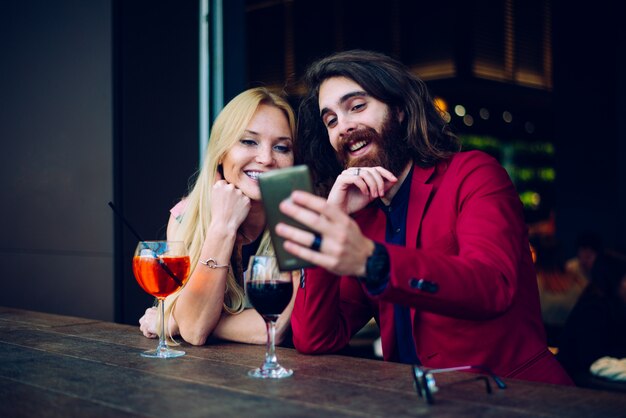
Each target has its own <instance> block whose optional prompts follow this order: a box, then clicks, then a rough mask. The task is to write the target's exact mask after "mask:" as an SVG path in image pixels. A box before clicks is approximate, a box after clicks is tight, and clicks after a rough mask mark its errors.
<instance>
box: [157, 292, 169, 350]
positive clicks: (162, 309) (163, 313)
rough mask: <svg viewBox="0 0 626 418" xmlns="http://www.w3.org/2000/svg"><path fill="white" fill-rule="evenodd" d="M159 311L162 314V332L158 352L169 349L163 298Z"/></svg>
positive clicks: (160, 300)
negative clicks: (166, 340) (166, 338)
mask: <svg viewBox="0 0 626 418" xmlns="http://www.w3.org/2000/svg"><path fill="white" fill-rule="evenodd" d="M159 313H160V315H161V332H160V333H159V345H158V346H157V349H156V351H157V353H159V352H163V351H165V350H167V344H166V342H165V303H163V299H161V298H159Z"/></svg>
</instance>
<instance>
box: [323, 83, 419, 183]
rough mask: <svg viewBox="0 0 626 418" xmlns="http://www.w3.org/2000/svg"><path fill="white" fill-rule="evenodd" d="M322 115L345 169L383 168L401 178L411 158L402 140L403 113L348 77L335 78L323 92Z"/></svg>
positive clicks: (327, 84)
mask: <svg viewBox="0 0 626 418" xmlns="http://www.w3.org/2000/svg"><path fill="white" fill-rule="evenodd" d="M319 108H320V109H321V110H320V116H321V118H322V122H323V123H324V126H326V130H327V132H328V137H329V140H330V143H331V145H332V147H333V148H334V149H335V151H336V152H337V156H338V158H339V160H340V162H341V163H342V164H343V165H344V167H354V166H382V167H385V168H387V169H389V170H390V171H391V172H392V173H394V174H395V175H398V174H399V173H400V172H401V171H402V170H403V169H404V168H405V167H406V164H407V163H408V162H409V161H410V159H411V157H410V156H411V152H410V150H409V149H408V146H407V144H406V142H404V141H402V140H401V139H402V127H401V122H402V120H403V118H404V114H403V113H402V112H398V111H395V110H392V109H390V108H389V106H387V105H386V104H385V103H383V102H381V101H380V100H378V99H376V98H374V97H372V96H370V95H369V94H368V93H367V92H366V91H365V90H364V89H363V88H362V87H361V86H360V85H358V84H357V83H356V82H354V81H353V80H350V79H349V78H346V77H331V78H329V79H327V80H325V81H324V82H323V83H322V84H321V85H320V89H319Z"/></svg>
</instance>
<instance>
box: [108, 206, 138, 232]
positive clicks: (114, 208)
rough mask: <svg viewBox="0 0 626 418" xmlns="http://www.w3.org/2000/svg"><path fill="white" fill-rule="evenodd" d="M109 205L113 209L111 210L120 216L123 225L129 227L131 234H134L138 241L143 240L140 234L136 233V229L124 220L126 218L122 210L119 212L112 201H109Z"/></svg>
mask: <svg viewBox="0 0 626 418" xmlns="http://www.w3.org/2000/svg"><path fill="white" fill-rule="evenodd" d="M109 206H111V209H113V212H115V214H116V215H117V216H119V217H120V219H121V220H122V222H124V225H126V226H127V227H128V229H130V232H132V233H133V235H134V236H135V238H137V239H138V240H139V241H144V239H143V238H141V236H139V234H138V233H137V231H135V228H133V227H132V225H131V224H130V223H129V222H128V221H127V220H126V218H124V215H122V212H120V211H119V210H117V208H116V207H115V205H114V204H113V202H109Z"/></svg>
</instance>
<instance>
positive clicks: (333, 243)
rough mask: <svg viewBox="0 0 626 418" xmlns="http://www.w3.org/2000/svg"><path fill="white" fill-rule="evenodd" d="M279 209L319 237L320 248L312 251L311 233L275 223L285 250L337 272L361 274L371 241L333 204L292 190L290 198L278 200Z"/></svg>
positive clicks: (369, 251)
mask: <svg viewBox="0 0 626 418" xmlns="http://www.w3.org/2000/svg"><path fill="white" fill-rule="evenodd" d="M280 210H281V212H283V213H284V214H286V215H287V216H290V217H292V218H293V219H295V220H296V221H298V222H300V223H302V224H303V225H305V226H307V227H309V228H311V229H312V230H313V231H316V232H317V233H319V234H320V235H321V237H322V244H321V246H320V249H319V251H315V250H312V249H311V248H310V246H311V243H312V242H313V240H314V238H315V236H314V234H313V233H311V232H308V231H305V230H302V229H299V228H296V227H293V226H290V225H287V224H284V223H279V224H278V225H277V226H276V233H277V234H278V235H279V236H281V237H283V238H285V240H286V241H285V244H284V245H285V249H286V250H287V251H288V252H290V253H291V254H294V255H296V256H298V257H300V258H302V259H304V260H307V261H309V262H311V263H313V264H315V265H318V266H320V267H323V268H325V269H326V270H328V271H330V272H332V273H335V274H338V275H346V276H364V275H365V263H366V261H367V258H368V257H369V256H370V255H371V254H372V252H373V251H374V242H373V241H372V240H370V239H368V238H366V237H365V236H364V235H363V234H362V233H361V230H360V228H359V226H358V225H357V223H356V222H355V221H354V219H352V218H351V217H350V216H349V215H347V214H346V213H344V212H343V211H341V210H340V209H339V208H338V207H337V205H334V204H330V203H329V202H327V201H326V200H325V199H323V198H321V197H318V196H315V195H313V194H311V193H307V192H303V191H295V192H293V193H292V194H291V199H286V200H284V201H283V202H281V204H280Z"/></svg>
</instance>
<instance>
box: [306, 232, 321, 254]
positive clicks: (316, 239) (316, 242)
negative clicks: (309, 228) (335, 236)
mask: <svg viewBox="0 0 626 418" xmlns="http://www.w3.org/2000/svg"><path fill="white" fill-rule="evenodd" d="M321 247H322V236H321V235H320V234H317V233H316V234H315V236H314V238H313V242H312V243H311V246H310V247H309V248H310V249H312V250H313V251H319V250H320V248H321Z"/></svg>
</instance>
